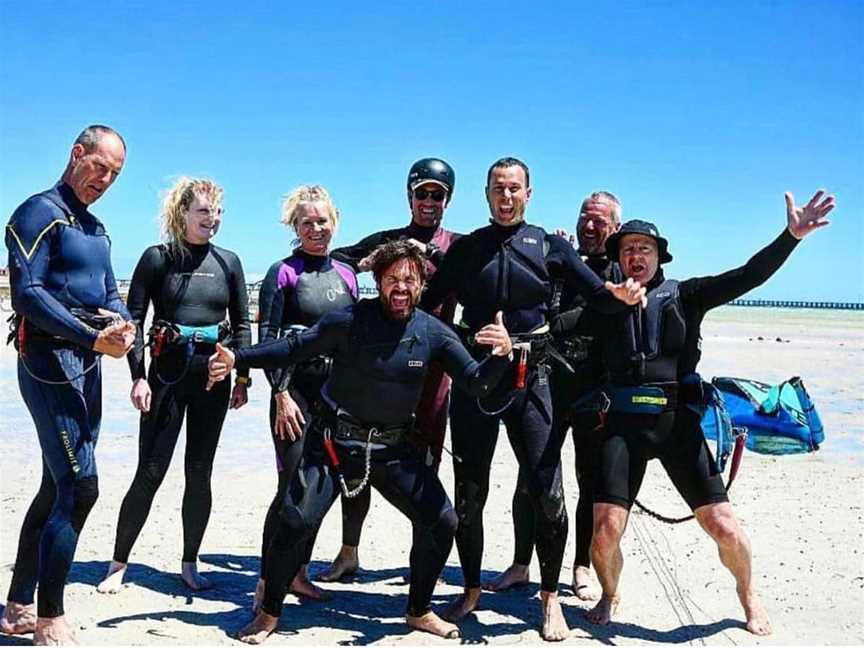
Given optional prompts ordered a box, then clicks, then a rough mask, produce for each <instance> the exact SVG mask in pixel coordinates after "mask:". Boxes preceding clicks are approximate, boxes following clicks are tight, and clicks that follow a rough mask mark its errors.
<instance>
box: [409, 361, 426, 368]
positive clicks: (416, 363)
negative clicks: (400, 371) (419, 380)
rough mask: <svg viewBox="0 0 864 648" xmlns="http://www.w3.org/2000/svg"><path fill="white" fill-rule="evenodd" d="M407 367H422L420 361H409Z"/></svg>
mask: <svg viewBox="0 0 864 648" xmlns="http://www.w3.org/2000/svg"><path fill="white" fill-rule="evenodd" d="M408 366H409V367H422V366H423V361H422V360H409V361H408Z"/></svg>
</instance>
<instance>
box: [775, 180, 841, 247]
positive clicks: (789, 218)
mask: <svg viewBox="0 0 864 648" xmlns="http://www.w3.org/2000/svg"><path fill="white" fill-rule="evenodd" d="M834 206H835V202H834V196H825V190H824V189H820V190H819V191H817V192H816V193H815V194H813V197H812V198H811V199H810V202H808V203H807V204H806V205H804V206H803V207H796V206H795V198H794V197H793V196H792V193H791V192H789V191H787V192H786V229H788V230H789V233H790V234H791V235H792V236H794V237H795V238H796V239H798V240H799V241H800V240H801V239H803V238H804V237H805V236H807V235H808V234H810V233H811V232H815V231H816V230H817V229H819V228H822V227H825V226H827V225H829V224H830V221H828V219H827V218H826V216H827V215H828V212H830V211H831V210H832V209H834Z"/></svg>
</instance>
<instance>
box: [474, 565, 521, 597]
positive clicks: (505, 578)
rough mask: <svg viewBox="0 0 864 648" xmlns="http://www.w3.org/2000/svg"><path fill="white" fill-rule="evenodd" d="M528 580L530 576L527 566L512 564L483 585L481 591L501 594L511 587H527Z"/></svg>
mask: <svg viewBox="0 0 864 648" xmlns="http://www.w3.org/2000/svg"><path fill="white" fill-rule="evenodd" d="M530 580H531V576H530V574H529V573H528V565H520V564H519V563H513V564H512V565H510V566H509V567H508V568H507V569H505V570H504V571H503V572H501V573H500V574H499V575H498V577H497V578H493V579H492V580H491V581H489V582H488V583H483V589H485V590H489V591H490V592H503V591H504V590H508V589H510V588H511V587H521V586H522V585H527V584H528V583H529V582H530Z"/></svg>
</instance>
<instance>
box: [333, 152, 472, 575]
mask: <svg viewBox="0 0 864 648" xmlns="http://www.w3.org/2000/svg"><path fill="white" fill-rule="evenodd" d="M455 187H456V173H455V172H454V171H453V168H452V167H451V166H450V165H449V164H447V162H445V161H444V160H441V159H439V158H422V159H420V160H417V161H416V162H415V163H414V164H412V165H411V168H410V169H409V171H408V179H407V181H406V187H405V188H406V191H407V195H408V206H409V208H410V209H411V222H410V223H409V224H408V225H407V226H405V227H399V228H396V229H391V230H384V231H381V232H375V233H374V234H370V235H369V236H367V237H366V238H364V239H363V240H362V241H360V242H359V243H357V244H356V245H350V246H347V247H343V248H339V249H337V250H334V251H333V253H332V256H333V258H335V259H338V260H340V261H344V262H346V263H349V264H351V265H352V266H353V267H354V269H355V270H356V271H357V272H367V271H368V270H370V269H371V268H372V264H373V261H374V254H373V252H374V250H376V249H377V248H378V246H380V245H382V244H384V243H388V242H389V241H394V240H408V241H410V242H411V243H413V244H414V245H415V247H417V248H418V249H419V250H420V252H421V253H422V254H423V255H424V256H425V257H426V274H427V276H429V277H431V276H432V275H434V274H435V271H436V269H437V267H438V264H439V263H440V262H441V259H442V258H443V257H444V253H445V252H446V251H447V249H448V248H449V247H450V244H451V243H452V242H453V241H454V240H456V239H457V238H458V237H459V236H460V235H459V234H456V233H454V232H451V231H450V230H447V229H444V227H442V226H441V221H442V220H443V219H444V212H445V211H446V210H447V207H448V206H449V205H450V201H451V200H452V198H453V190H454V188H455ZM455 311H456V298H455V296H454V295H450V296H448V297H447V298H446V299H444V300H443V301H442V303H441V304H440V305H438V307H437V308H436V309H435V310H433V311H431V312H432V314H433V315H436V316H437V317H438V318H439V319H441V320H442V321H443V322H445V323H447V324H452V322H453V315H454V313H455ZM449 405H450V377H449V376H447V374H445V373H444V370H443V369H442V368H441V367H440V366H439V365H438V364H433V365H432V367H431V368H430V370H429V373H428V374H427V376H426V381H425V383H424V387H423V395H422V397H421V399H420V404H419V405H418V406H417V412H416V414H417V429H418V432H419V436H420V440H421V441H422V442H423V443H425V444H426V445H427V446H428V448H429V461H431V462H432V465H433V466H434V467H435V469H436V470H437V468H438V465H439V464H440V463H441V451H442V448H443V446H444V435H445V432H446V429H447V410H448V408H449ZM368 512H369V491H368V490H366V491H364V492H363V494H362V495H361V496H359V497H357V498H355V499H352V500H348V499H345V498H343V499H342V548H341V549H340V551H339V555H338V556H337V557H336V559H335V560H334V561H333V564H332V565H331V566H330V568H329V569H328V570H327V571H326V572H324V573H323V574H322V575H321V576H319V580H322V581H324V582H332V581H336V580H339V579H340V578H342V577H344V576H349V575H351V574H353V573H354V572H356V571H357V569H358V568H359V560H358V555H357V547H358V545H359V544H360V532H361V529H362V527H363V520H364V519H365V518H366V514H367V513H368Z"/></svg>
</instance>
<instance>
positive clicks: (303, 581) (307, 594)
mask: <svg viewBox="0 0 864 648" xmlns="http://www.w3.org/2000/svg"><path fill="white" fill-rule="evenodd" d="M290 592H291V593H292V594H294V595H295V596H300V597H302V598H308V599H312V600H313V601H329V600H330V599H332V598H333V594H331V593H330V592H328V591H327V590H323V589H321V588H320V587H318V586H317V585H314V584H313V583H312V582H311V581H310V580H309V574H308V573H307V571H306V565H303V566H302V567H301V568H300V571H298V572H297V575H296V576H295V577H294V580H293V581H291V589H290Z"/></svg>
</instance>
